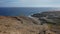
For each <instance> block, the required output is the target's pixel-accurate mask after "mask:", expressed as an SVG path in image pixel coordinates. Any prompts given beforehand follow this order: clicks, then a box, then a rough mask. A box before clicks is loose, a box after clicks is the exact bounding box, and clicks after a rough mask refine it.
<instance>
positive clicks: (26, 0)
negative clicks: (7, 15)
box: [0, 0, 60, 7]
mask: <svg viewBox="0 0 60 34" xmlns="http://www.w3.org/2000/svg"><path fill="white" fill-rule="evenodd" d="M0 7H60V0H0Z"/></svg>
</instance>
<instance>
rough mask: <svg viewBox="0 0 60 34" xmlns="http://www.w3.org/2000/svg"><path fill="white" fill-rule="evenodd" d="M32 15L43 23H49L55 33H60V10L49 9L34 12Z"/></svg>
mask: <svg viewBox="0 0 60 34" xmlns="http://www.w3.org/2000/svg"><path fill="white" fill-rule="evenodd" d="M32 17H34V18H38V20H40V23H41V25H43V24H45V23H46V24H48V26H49V27H50V28H51V29H50V30H51V31H53V32H55V34H60V11H49V12H42V13H36V14H33V15H32Z"/></svg>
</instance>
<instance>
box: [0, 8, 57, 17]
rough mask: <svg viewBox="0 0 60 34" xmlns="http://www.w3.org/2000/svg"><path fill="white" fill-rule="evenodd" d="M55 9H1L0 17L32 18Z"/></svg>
mask: <svg viewBox="0 0 60 34" xmlns="http://www.w3.org/2000/svg"><path fill="white" fill-rule="evenodd" d="M55 9H57V8H55V7H0V16H30V15H32V14H35V13H41V12H44V11H51V10H55Z"/></svg>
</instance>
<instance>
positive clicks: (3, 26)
mask: <svg viewBox="0 0 60 34" xmlns="http://www.w3.org/2000/svg"><path fill="white" fill-rule="evenodd" d="M37 23H38V22H37V21H36V20H33V19H31V18H29V17H24V16H21V17H9V16H0V34H56V33H55V32H53V31H50V29H49V27H48V25H47V24H43V25H38V24H37Z"/></svg>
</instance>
